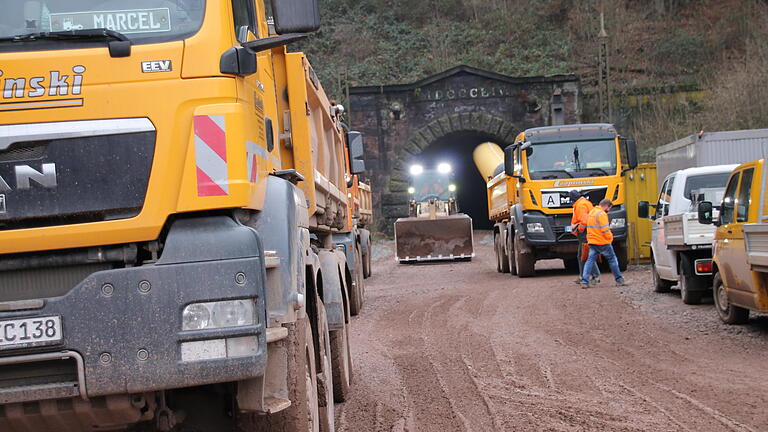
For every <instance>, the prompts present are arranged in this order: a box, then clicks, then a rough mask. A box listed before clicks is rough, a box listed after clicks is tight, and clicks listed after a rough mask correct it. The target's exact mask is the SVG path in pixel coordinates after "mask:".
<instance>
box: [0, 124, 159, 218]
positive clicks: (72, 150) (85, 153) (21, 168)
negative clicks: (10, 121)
mask: <svg viewBox="0 0 768 432" xmlns="http://www.w3.org/2000/svg"><path fill="white" fill-rule="evenodd" d="M114 122H118V123H117V124H118V125H119V124H120V123H119V121H117V120H116V121H114ZM29 126H34V125H29ZM3 127H5V128H9V127H11V126H0V129H1V128H3ZM29 129H32V130H34V128H32V127H30V128H29ZM9 133H10V132H9ZM103 133H108V131H107V132H102V133H101V134H99V132H97V131H94V132H93V134H99V135H98V136H74V137H69V136H67V137H66V138H58V139H57V138H54V139H39V138H38V137H36V136H29V137H27V136H25V135H23V134H21V133H19V134H18V135H13V136H12V137H11V138H4V139H5V140H6V141H8V140H11V141H13V140H15V142H13V143H12V144H10V145H8V146H7V147H6V148H4V149H3V150H1V151H0V177H1V178H2V180H3V181H4V184H3V183H0V184H3V185H4V186H5V185H7V187H4V188H3V189H4V191H3V192H1V193H0V231H1V230H12V229H23V228H36V227H45V226H57V225H68V224H78V223H86V222H98V221H104V220H113V219H125V218H130V217H133V216H136V215H138V214H139V212H140V211H141V209H142V208H143V206H144V200H145V197H146V193H147V186H148V184H149V175H150V169H151V167H152V160H153V157H154V152H155V138H156V132H155V131H143V132H131V133H116V134H112V135H104V134H103ZM2 135H3V130H0V137H2ZM25 139H28V141H25Z"/></svg>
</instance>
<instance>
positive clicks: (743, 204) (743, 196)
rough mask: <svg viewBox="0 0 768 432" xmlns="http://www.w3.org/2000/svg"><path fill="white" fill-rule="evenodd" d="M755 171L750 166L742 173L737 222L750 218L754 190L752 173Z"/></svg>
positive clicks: (737, 203)
mask: <svg viewBox="0 0 768 432" xmlns="http://www.w3.org/2000/svg"><path fill="white" fill-rule="evenodd" d="M754 171H755V170H754V169H753V168H750V169H748V170H744V174H742V175H741V187H740V188H739V199H738V200H737V201H736V222H746V221H747V219H749V204H750V201H751V196H750V192H752V175H753V173H754Z"/></svg>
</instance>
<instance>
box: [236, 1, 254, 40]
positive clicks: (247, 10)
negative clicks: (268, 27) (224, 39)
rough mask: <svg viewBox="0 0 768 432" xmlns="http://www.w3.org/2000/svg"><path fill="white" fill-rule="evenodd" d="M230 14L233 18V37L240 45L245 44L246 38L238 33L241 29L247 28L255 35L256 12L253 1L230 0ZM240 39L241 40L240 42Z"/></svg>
mask: <svg viewBox="0 0 768 432" xmlns="http://www.w3.org/2000/svg"><path fill="white" fill-rule="evenodd" d="M232 13H233V14H234V18H235V36H237V41H238V42H240V43H243V42H247V38H246V37H242V36H243V35H242V34H241V33H240V32H241V29H242V28H244V27H245V28H247V29H248V30H250V31H251V33H253V34H256V33H257V32H256V10H255V8H254V6H253V0H232ZM241 39H242V40H241Z"/></svg>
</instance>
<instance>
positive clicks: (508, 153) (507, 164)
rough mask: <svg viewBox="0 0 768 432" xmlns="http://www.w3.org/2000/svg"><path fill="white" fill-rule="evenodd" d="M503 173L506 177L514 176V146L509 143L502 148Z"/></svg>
mask: <svg viewBox="0 0 768 432" xmlns="http://www.w3.org/2000/svg"><path fill="white" fill-rule="evenodd" d="M504 174H505V175H506V176H507V177H514V176H515V146H514V145H509V146H507V147H506V148H504Z"/></svg>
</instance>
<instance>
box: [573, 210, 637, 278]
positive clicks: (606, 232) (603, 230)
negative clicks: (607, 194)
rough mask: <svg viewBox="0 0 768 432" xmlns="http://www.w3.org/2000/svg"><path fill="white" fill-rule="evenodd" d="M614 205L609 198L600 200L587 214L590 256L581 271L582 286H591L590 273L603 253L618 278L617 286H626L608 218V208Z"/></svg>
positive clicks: (614, 275)
mask: <svg viewBox="0 0 768 432" xmlns="http://www.w3.org/2000/svg"><path fill="white" fill-rule="evenodd" d="M611 207H613V203H612V202H611V200H609V199H604V200H602V201H600V204H599V205H598V206H597V207H595V208H593V209H592V211H590V212H589V215H588V216H587V242H588V243H589V257H588V258H587V262H586V263H585V264H584V271H583V272H582V273H581V287H582V288H589V279H588V277H589V275H590V274H591V272H592V267H596V266H597V263H596V261H597V255H598V254H599V255H602V256H603V257H605V259H607V260H608V265H610V267H611V271H612V272H613V277H614V278H616V286H624V285H626V284H625V283H624V277H623V276H622V275H621V270H620V269H619V260H618V259H617V258H616V253H615V252H614V251H613V245H612V243H613V233H612V232H611V227H610V221H609V220H608V210H610V209H611Z"/></svg>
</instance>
